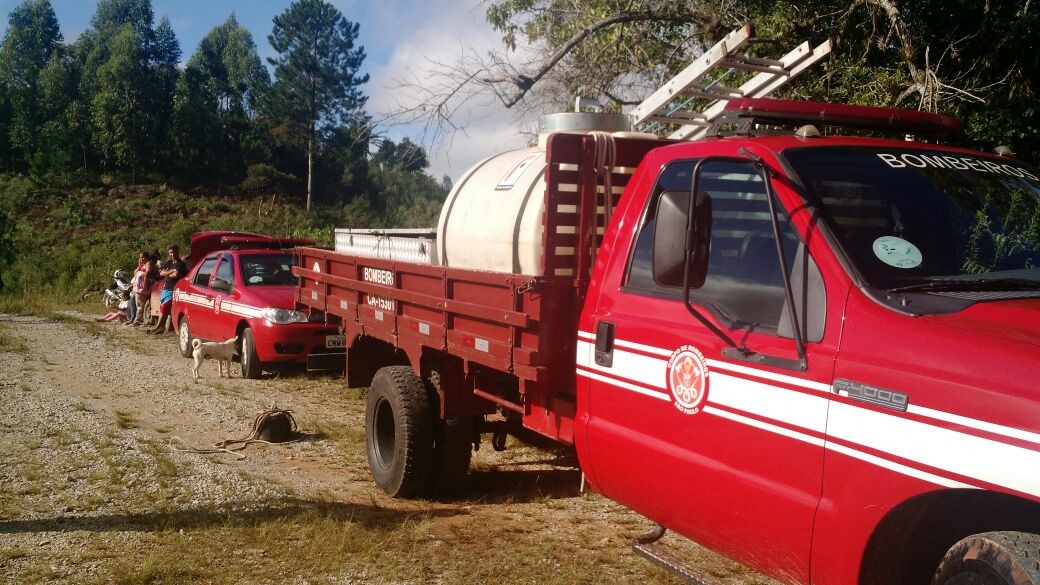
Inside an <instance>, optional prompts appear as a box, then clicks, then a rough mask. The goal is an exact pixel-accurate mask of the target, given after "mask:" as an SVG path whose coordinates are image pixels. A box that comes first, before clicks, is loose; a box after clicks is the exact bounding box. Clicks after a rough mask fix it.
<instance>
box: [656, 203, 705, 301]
mask: <svg viewBox="0 0 1040 585" xmlns="http://www.w3.org/2000/svg"><path fill="white" fill-rule="evenodd" d="M691 210H692V219H691ZM710 247H711V197H709V196H708V194H707V193H705V192H703V191H700V192H697V194H696V197H695V198H694V201H693V202H692V205H691V202H690V192H689V191H666V192H664V193H662V194H661V197H660V199H658V201H657V216H656V221H655V224H654V248H653V269H654V282H656V283H657V284H659V285H661V286H672V287H681V286H683V280H684V272H685V271H686V270H687V264H688V270H689V275H688V281H687V282H688V283H689V288H691V289H695V288H700V287H702V286H704V279H705V278H706V277H707V275H708V252H709V250H710ZM687 259H688V260H687Z"/></svg>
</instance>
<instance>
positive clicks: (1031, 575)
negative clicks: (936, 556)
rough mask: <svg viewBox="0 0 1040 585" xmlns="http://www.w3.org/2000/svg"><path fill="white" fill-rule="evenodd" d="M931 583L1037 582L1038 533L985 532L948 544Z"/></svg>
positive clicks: (1001, 584) (1031, 584)
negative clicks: (948, 548) (948, 546)
mask: <svg viewBox="0 0 1040 585" xmlns="http://www.w3.org/2000/svg"><path fill="white" fill-rule="evenodd" d="M932 585H1040V536H1038V535H1036V534H1030V533H1028V532H984V533H982V534H974V535H972V536H969V537H967V538H965V539H962V540H961V541H959V542H957V544H955V545H953V546H952V547H950V550H949V551H947V553H946V556H945V557H943V560H942V563H940V564H939V569H938V570H937V571H936V573H935V578H934V579H933V580H932Z"/></svg>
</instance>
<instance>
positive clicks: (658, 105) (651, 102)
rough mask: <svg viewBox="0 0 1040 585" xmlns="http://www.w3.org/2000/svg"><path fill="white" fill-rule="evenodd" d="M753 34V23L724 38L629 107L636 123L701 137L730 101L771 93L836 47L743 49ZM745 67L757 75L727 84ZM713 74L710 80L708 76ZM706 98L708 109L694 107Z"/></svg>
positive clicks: (677, 135) (639, 126)
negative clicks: (756, 53) (763, 52)
mask: <svg viewBox="0 0 1040 585" xmlns="http://www.w3.org/2000/svg"><path fill="white" fill-rule="evenodd" d="M753 36H754V29H753V27H752V26H751V24H750V23H748V24H745V25H744V26H743V27H741V28H738V29H736V30H734V31H732V32H731V33H729V34H728V35H726V36H725V37H723V39H722V40H721V41H719V42H718V43H716V44H715V45H714V46H713V47H711V48H710V49H708V50H707V51H705V52H704V54H703V55H701V56H700V57H698V58H697V60H695V61H694V62H693V63H691V64H690V65H689V66H687V67H686V69H683V70H682V71H681V72H679V74H678V75H676V76H675V77H673V78H672V79H670V80H669V81H668V82H667V83H665V84H664V85H662V86H661V87H660V88H658V89H657V90H656V91H654V93H652V94H650V96H649V97H647V98H646V99H645V100H643V102H642V103H641V104H639V105H638V106H636V107H635V108H633V109H632V110H631V111H630V112H628V113H629V115H630V116H632V126H633V127H634V128H637V129H641V130H643V131H647V132H652V133H654V134H663V133H665V132H667V131H668V130H669V129H670V128H672V127H674V126H678V128H677V129H675V130H672V131H671V132H670V133H668V134H667V136H668V138H672V139H676V140H696V139H697V138H700V137H701V136H703V135H704V133H705V132H706V131H707V129H708V128H709V127H710V126H711V125H712V124H713V123H714V122H715V121H716V120H717V119H718V118H719V117H721V116H722V114H723V111H724V109H725V107H726V102H727V101H728V100H730V99H734V98H761V97H766V96H768V95H769V94H771V93H773V92H774V91H776V90H777V89H779V88H781V87H783V86H784V85H786V84H787V82H789V81H791V80H792V79H794V78H795V77H797V76H798V75H799V74H800V73H801V72H802V71H805V70H806V69H808V68H809V67H812V66H813V65H815V64H816V63H818V62H819V61H821V60H822V59H823V58H824V57H826V56H827V55H829V54H830V52H831V42H830V41H829V40H828V41H825V42H823V43H820V44H819V45H818V46H816V47H814V48H810V47H809V43H808V42H804V43H802V44H800V45H798V46H797V47H795V48H794V49H793V50H791V51H790V52H788V53H787V54H786V55H784V56H783V57H781V58H780V59H765V58H762V57H752V56H750V55H746V54H741V53H738V52H737V51H738V49H740V48H741V47H742V46H743V45H744V44H745V43H747V41H748V40H749V39H751V38H752V37H753ZM740 72H755V73H756V74H755V75H754V76H752V77H751V78H750V79H748V80H746V81H744V82H743V83H742V84H741V85H740V86H739V87H730V86H726V85H723V83H722V82H723V81H725V80H726V79H727V78H729V77H733V76H735V75H736V74H738V73H740ZM709 79H710V80H711V81H707V80H709ZM704 99H708V100H712V101H711V102H710V103H708V105H707V106H705V107H704V108H703V109H700V110H696V109H693V108H692V106H693V105H694V104H695V102H697V101H698V100H704Z"/></svg>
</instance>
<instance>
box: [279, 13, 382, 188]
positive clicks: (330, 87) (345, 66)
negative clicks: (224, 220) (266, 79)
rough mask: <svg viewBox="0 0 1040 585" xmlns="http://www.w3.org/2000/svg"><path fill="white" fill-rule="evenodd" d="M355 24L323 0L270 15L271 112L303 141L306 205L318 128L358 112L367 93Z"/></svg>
mask: <svg viewBox="0 0 1040 585" xmlns="http://www.w3.org/2000/svg"><path fill="white" fill-rule="evenodd" d="M357 35H358V25H357V24H355V23H352V22H350V21H349V20H347V19H346V18H345V17H344V16H343V14H342V13H340V11H339V10H337V9H336V7H335V6H333V5H332V4H331V3H329V2H327V1H326V0H296V1H295V2H293V3H292V5H290V6H289V8H288V9H287V10H286V11H285V12H283V13H282V14H280V15H278V16H276V17H275V18H274V29H273V31H272V32H271V35H270V37H268V39H269V40H270V42H271V46H272V47H273V48H274V50H275V51H277V52H278V53H279V56H278V57H276V58H273V59H268V61H269V62H270V63H271V64H272V65H274V66H275V79H276V82H275V86H274V88H273V91H272V95H271V98H272V110H271V111H272V112H273V113H275V114H276V115H277V116H278V117H279V119H280V122H281V123H282V124H283V125H284V126H285V127H287V128H289V129H290V130H292V132H293V134H294V135H296V136H298V137H300V138H302V140H303V141H305V142H306V145H307V209H310V207H311V199H312V197H313V186H314V154H315V149H316V147H317V146H318V145H317V139H318V134H317V133H318V131H319V130H320V129H322V128H324V127H326V126H333V125H337V124H341V123H343V122H344V121H349V120H350V119H351V118H353V117H356V116H358V115H360V114H361V111H362V108H363V107H364V105H365V101H366V99H367V98H366V97H365V96H364V94H362V93H361V89H360V86H361V85H362V84H364V83H366V82H367V81H368V75H367V74H365V75H362V74H360V69H361V64H362V63H363V62H364V60H365V50H364V48H363V47H360V46H355V41H356V40H357Z"/></svg>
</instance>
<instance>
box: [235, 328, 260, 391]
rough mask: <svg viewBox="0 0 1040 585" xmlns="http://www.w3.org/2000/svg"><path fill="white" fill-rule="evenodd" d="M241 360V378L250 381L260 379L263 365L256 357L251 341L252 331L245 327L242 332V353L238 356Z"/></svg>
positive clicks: (254, 346)
mask: <svg viewBox="0 0 1040 585" xmlns="http://www.w3.org/2000/svg"><path fill="white" fill-rule="evenodd" d="M239 359H241V360H242V377H243V378H248V379H250V380H256V379H258V378H260V374H261V373H263V371H264V365H263V364H262V363H261V362H260V358H259V357H258V356H257V355H256V342H255V341H254V340H253V330H252V329H250V328H248V327H246V328H245V330H243V331H242V352H241V355H240V356H239Z"/></svg>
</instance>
